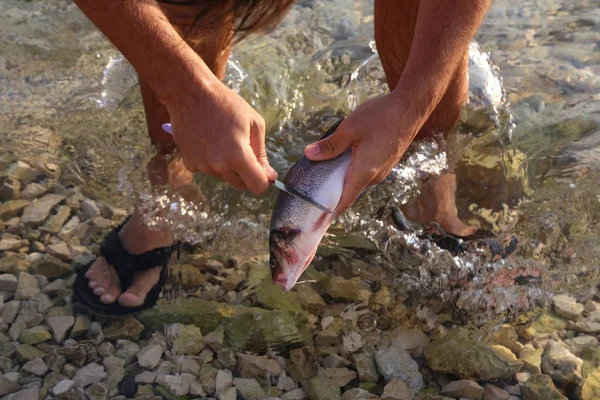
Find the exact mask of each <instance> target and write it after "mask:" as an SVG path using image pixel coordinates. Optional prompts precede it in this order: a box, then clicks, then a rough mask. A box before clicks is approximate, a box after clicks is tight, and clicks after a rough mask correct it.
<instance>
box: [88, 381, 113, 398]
mask: <svg viewBox="0 0 600 400" xmlns="http://www.w3.org/2000/svg"><path fill="white" fill-rule="evenodd" d="M85 394H86V395H87V397H88V398H89V399H90V400H108V395H109V394H110V388H109V387H108V386H107V385H105V384H104V383H94V384H93V385H92V386H90V387H89V388H87V390H86V391H85Z"/></svg>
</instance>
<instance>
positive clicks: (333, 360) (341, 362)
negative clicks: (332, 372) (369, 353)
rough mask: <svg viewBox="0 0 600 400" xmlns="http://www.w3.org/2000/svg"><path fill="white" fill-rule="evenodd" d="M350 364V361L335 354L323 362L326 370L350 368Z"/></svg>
mask: <svg viewBox="0 0 600 400" xmlns="http://www.w3.org/2000/svg"><path fill="white" fill-rule="evenodd" d="M350 364H351V363H350V361H348V360H346V359H345V358H343V357H340V356H339V355H337V354H335V353H332V354H330V355H328V356H327V357H326V358H325V359H324V360H323V367H325V368H343V367H347V366H349V365H350Z"/></svg>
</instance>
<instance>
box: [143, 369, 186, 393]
mask: <svg viewBox="0 0 600 400" xmlns="http://www.w3.org/2000/svg"><path fill="white" fill-rule="evenodd" d="M155 379H156V372H151V371H144V372H142V373H141V374H137V375H136V376H135V381H136V382H137V383H141V384H144V385H151V384H153V383H154V380H155ZM192 394H193V393H192Z"/></svg>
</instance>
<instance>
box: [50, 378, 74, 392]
mask: <svg viewBox="0 0 600 400" xmlns="http://www.w3.org/2000/svg"><path fill="white" fill-rule="evenodd" d="M74 386H75V382H73V381H72V380H69V379H63V380H62V381H60V382H58V383H57V384H56V386H54V387H53V388H52V393H53V394H54V395H55V396H60V395H61V394H64V393H67V392H68V391H69V390H71V389H72V388H73V387H74Z"/></svg>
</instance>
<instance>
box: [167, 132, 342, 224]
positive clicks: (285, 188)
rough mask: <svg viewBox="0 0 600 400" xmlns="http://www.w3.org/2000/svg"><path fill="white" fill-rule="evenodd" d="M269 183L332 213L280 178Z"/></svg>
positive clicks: (170, 133)
mask: <svg viewBox="0 0 600 400" xmlns="http://www.w3.org/2000/svg"><path fill="white" fill-rule="evenodd" d="M162 128H163V130H164V131H165V132H167V133H168V134H169V135H172V134H173V131H172V129H171V124H169V123H167V124H163V125H162ZM269 183H270V184H271V185H272V186H275V187H276V188H277V189H279V190H282V191H284V192H286V193H289V194H291V195H292V196H296V197H297V198H299V199H300V200H304V201H305V202H307V203H308V204H310V205H312V206H313V207H317V208H318V209H319V210H321V211H323V212H326V213H327V214H332V213H333V212H332V211H331V210H330V209H328V208H327V207H325V206H323V205H321V204H319V203H317V202H316V201H314V200H313V199H311V198H310V197H308V196H306V195H304V194H302V193H300V192H299V191H297V190H296V189H294V188H292V187H289V186H287V185H286V184H285V183H283V182H281V181H280V180H278V179H276V180H274V181H269Z"/></svg>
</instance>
